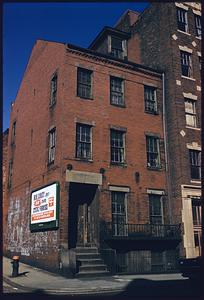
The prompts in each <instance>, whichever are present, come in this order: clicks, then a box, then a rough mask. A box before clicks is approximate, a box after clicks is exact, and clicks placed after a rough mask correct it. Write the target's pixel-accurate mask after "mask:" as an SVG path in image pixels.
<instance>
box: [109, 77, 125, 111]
mask: <svg viewBox="0 0 204 300" xmlns="http://www.w3.org/2000/svg"><path fill="white" fill-rule="evenodd" d="M110 98H111V104H116V105H122V106H124V81H123V79H121V78H117V77H110Z"/></svg>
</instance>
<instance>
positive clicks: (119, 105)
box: [110, 103, 126, 108]
mask: <svg viewBox="0 0 204 300" xmlns="http://www.w3.org/2000/svg"><path fill="white" fill-rule="evenodd" d="M110 104H111V105H113V106H116V107H120V108H125V107H126V105H125V104H116V103H110Z"/></svg>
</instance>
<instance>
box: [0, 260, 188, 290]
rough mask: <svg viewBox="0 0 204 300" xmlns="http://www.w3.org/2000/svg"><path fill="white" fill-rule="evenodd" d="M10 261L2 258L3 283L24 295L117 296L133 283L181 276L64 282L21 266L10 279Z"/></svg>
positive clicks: (123, 277)
mask: <svg viewBox="0 0 204 300" xmlns="http://www.w3.org/2000/svg"><path fill="white" fill-rule="evenodd" d="M11 272H12V266H11V259H9V258H6V257H3V279H4V281H5V282H7V283H8V284H10V285H12V286H14V287H16V288H19V289H21V290H24V291H26V292H31V293H32V292H35V291H39V290H41V291H43V292H45V293H48V294H59V295H63V294H64V295H91V294H92V295H97V294H119V293H121V292H122V291H125V289H126V288H127V286H128V285H129V284H130V283H131V282H132V281H134V280H135V279H147V280H155V281H157V280H166V279H168V280H169V279H171V280H183V278H182V276H181V275H180V274H148V275H118V276H117V275H116V276H107V277H98V278H71V279H69V278H65V277H63V276H60V275H58V274H54V273H50V272H47V271H44V270H42V269H38V268H35V267H32V266H30V265H26V264H24V263H21V262H20V266H19V274H21V273H24V272H25V275H21V276H18V277H15V278H13V277H11Z"/></svg>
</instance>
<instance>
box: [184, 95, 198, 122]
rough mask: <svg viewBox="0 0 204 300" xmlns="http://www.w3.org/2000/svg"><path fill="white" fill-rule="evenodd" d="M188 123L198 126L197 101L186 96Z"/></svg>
mask: <svg viewBox="0 0 204 300" xmlns="http://www.w3.org/2000/svg"><path fill="white" fill-rule="evenodd" d="M185 114H186V125H188V126H191V127H197V121H196V101H194V100H191V99H187V98H185Z"/></svg>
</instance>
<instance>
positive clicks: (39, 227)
mask: <svg viewBox="0 0 204 300" xmlns="http://www.w3.org/2000/svg"><path fill="white" fill-rule="evenodd" d="M53 184H56V218H55V220H53V221H48V222H39V223H35V224H31V215H32V213H31V212H32V194H33V193H34V192H37V191H40V190H42V189H44V188H46V187H49V186H51V185H53ZM59 208H60V184H59V182H58V181H54V182H51V183H49V184H46V185H43V186H40V187H38V188H36V189H34V190H32V191H31V194H30V231H31V232H37V231H48V230H57V229H58V228H59Z"/></svg>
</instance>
